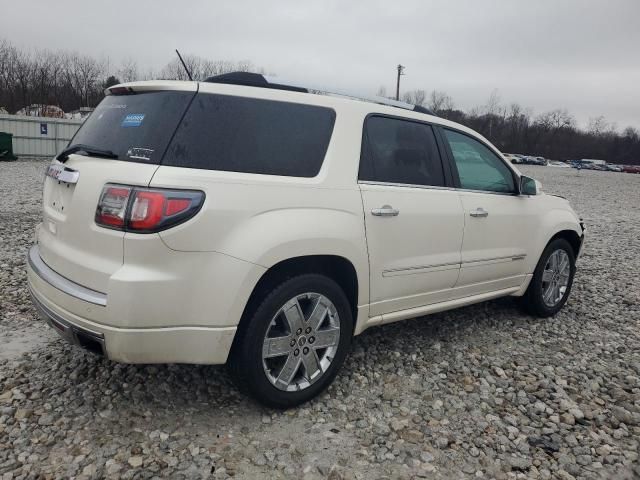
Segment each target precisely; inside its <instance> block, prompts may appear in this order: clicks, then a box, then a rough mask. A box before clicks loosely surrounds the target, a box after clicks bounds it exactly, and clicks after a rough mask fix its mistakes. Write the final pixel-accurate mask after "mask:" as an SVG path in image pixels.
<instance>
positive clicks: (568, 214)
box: [527, 199, 582, 273]
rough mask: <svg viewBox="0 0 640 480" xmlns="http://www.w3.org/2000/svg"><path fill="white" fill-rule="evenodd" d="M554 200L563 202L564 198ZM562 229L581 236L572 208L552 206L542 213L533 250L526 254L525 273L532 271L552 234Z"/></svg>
mask: <svg viewBox="0 0 640 480" xmlns="http://www.w3.org/2000/svg"><path fill="white" fill-rule="evenodd" d="M554 200H558V201H563V202H564V200H561V199H554ZM553 203H555V201H553ZM564 230H569V231H572V232H575V233H576V234H577V235H578V237H581V236H582V229H581V228H580V220H579V219H578V218H577V216H576V214H575V213H574V212H573V211H572V210H569V209H567V208H558V207H552V208H551V209H550V210H548V211H547V212H546V213H545V214H544V215H543V217H542V219H541V221H540V225H539V229H538V231H537V232H536V238H535V241H534V242H532V245H533V247H534V250H533V251H532V252H531V255H528V256H527V273H533V271H534V270H535V268H536V265H537V264H538V261H539V260H540V257H541V255H542V252H543V251H544V249H545V247H546V246H547V244H548V243H549V241H550V240H551V239H552V238H553V236H554V235H556V234H557V233H559V232H562V231H564Z"/></svg>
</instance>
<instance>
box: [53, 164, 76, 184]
mask: <svg viewBox="0 0 640 480" xmlns="http://www.w3.org/2000/svg"><path fill="white" fill-rule="evenodd" d="M45 175H46V176H47V177H51V178H53V179H54V180H58V181H60V182H65V183H78V179H79V178H80V172H78V171H76V170H72V169H70V168H68V167H65V166H64V165H60V164H58V163H52V164H51V165H49V166H48V167H47V171H46V172H45Z"/></svg>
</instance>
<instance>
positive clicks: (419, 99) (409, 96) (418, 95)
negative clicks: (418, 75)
mask: <svg viewBox="0 0 640 480" xmlns="http://www.w3.org/2000/svg"><path fill="white" fill-rule="evenodd" d="M426 100H427V92H425V91H424V90H410V91H408V92H405V93H404V94H403V95H402V101H404V102H407V103H410V104H412V105H419V106H425V104H426Z"/></svg>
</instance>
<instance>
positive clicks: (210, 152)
mask: <svg viewBox="0 0 640 480" xmlns="http://www.w3.org/2000/svg"><path fill="white" fill-rule="evenodd" d="M334 120H335V113H334V111H333V110H331V109H329V108H324V107H316V106H310V105H300V104H296V103H286V102H275V101H271V100H259V99H254V98H244V97H232V96H227V95H212V94H207V93H200V94H198V96H197V97H196V98H195V99H194V101H193V103H192V104H191V107H190V108H189V111H188V112H187V114H186V115H185V117H184V120H183V121H182V123H181V124H180V127H179V128H178V131H177V132H176V136H175V137H174V139H173V141H172V142H171V145H170V146H169V149H168V150H167V154H166V156H165V159H164V161H163V165H172V166H177V167H189V168H203V169H209V170H225V171H231V172H247V173H263V174H267V175H286V176H293V177H313V176H315V175H317V174H318V172H319V171H320V167H321V166H322V161H323V159H324V156H325V153H326V152H327V146H328V145H329V140H330V138H331V132H332V131H333V124H334Z"/></svg>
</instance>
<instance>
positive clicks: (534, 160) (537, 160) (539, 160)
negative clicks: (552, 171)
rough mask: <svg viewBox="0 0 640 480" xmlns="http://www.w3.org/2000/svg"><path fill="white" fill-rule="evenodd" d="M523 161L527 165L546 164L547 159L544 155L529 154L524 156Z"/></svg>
mask: <svg viewBox="0 0 640 480" xmlns="http://www.w3.org/2000/svg"><path fill="white" fill-rule="evenodd" d="M523 163H525V164H527V165H546V164H547V161H546V160H545V159H544V158H543V157H534V156H532V155H527V156H526V157H524V158H523Z"/></svg>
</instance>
